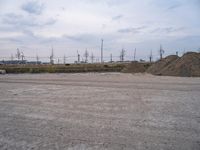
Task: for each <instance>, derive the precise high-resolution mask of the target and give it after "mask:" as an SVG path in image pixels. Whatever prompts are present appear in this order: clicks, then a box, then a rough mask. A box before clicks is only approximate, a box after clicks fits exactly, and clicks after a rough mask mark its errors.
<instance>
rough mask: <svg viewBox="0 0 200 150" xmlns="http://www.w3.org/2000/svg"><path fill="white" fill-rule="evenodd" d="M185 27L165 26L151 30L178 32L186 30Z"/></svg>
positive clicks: (155, 31) (156, 31)
mask: <svg viewBox="0 0 200 150" xmlns="http://www.w3.org/2000/svg"><path fill="white" fill-rule="evenodd" d="M184 29H185V28H184V27H178V28H175V27H164V28H161V27H159V28H156V29H153V30H152V31H151V33H175V32H178V31H182V30H184Z"/></svg>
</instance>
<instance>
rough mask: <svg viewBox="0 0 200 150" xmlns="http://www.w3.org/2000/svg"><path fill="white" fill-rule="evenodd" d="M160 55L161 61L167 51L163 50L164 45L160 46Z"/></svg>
mask: <svg viewBox="0 0 200 150" xmlns="http://www.w3.org/2000/svg"><path fill="white" fill-rule="evenodd" d="M159 53H160V60H161V59H162V58H163V54H164V53H165V51H164V50H163V48H162V45H160V50H159Z"/></svg>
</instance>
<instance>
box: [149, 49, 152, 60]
mask: <svg viewBox="0 0 200 150" xmlns="http://www.w3.org/2000/svg"><path fill="white" fill-rule="evenodd" d="M152 59H153V54H152V50H151V52H150V55H149V62H150V63H151V62H152Z"/></svg>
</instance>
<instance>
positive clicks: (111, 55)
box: [110, 53, 113, 63]
mask: <svg viewBox="0 0 200 150" xmlns="http://www.w3.org/2000/svg"><path fill="white" fill-rule="evenodd" d="M110 62H111V63H112V62H113V60H112V53H111V54H110Z"/></svg>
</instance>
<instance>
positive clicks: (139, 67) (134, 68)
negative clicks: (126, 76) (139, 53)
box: [122, 62, 150, 73]
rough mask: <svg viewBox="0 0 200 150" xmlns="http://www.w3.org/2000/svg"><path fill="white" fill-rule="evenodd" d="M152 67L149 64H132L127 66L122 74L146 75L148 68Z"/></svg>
mask: <svg viewBox="0 0 200 150" xmlns="http://www.w3.org/2000/svg"><path fill="white" fill-rule="evenodd" d="M149 66H150V64H149V63H138V62H132V63H130V64H127V65H126V66H125V67H124V69H123V70H122V72H124V73H144V72H146V70H147V68H148V67H149Z"/></svg>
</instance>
